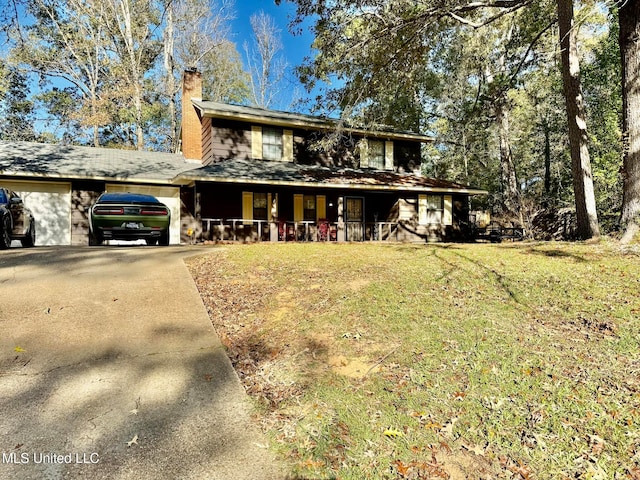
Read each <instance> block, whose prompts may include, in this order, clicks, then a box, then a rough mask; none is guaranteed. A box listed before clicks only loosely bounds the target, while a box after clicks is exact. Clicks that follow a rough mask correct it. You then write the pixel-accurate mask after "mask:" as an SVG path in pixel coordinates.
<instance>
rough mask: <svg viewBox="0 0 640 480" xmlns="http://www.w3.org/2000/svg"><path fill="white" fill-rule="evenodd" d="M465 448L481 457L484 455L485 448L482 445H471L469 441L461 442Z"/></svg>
mask: <svg viewBox="0 0 640 480" xmlns="http://www.w3.org/2000/svg"><path fill="white" fill-rule="evenodd" d="M460 444H461V445H462V447H463V448H465V449H467V450H468V451H470V452H471V453H473V454H475V455H478V456H479V457H484V454H485V449H484V448H483V447H481V446H480V445H469V444H468V443H465V442H461V443H460Z"/></svg>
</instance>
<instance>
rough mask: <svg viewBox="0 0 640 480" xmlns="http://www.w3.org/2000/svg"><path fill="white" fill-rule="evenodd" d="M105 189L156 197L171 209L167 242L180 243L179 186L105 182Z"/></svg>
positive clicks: (113, 241)
mask: <svg viewBox="0 0 640 480" xmlns="http://www.w3.org/2000/svg"><path fill="white" fill-rule="evenodd" d="M106 191H107V192H132V193H144V194H146V195H153V196H154V197H156V198H157V199H158V200H160V201H161V202H162V203H164V204H165V205H166V206H167V207H169V209H170V210H171V227H170V233H169V243H171V244H172V245H176V244H179V243H180V187H168V186H158V185H134V184H122V183H107V185H106ZM110 242H111V243H116V242H117V241H116V240H110ZM124 243H129V242H124ZM142 243H144V242H142Z"/></svg>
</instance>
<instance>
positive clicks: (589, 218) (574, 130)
mask: <svg viewBox="0 0 640 480" xmlns="http://www.w3.org/2000/svg"><path fill="white" fill-rule="evenodd" d="M558 26H559V30H560V47H561V49H562V80H563V83H564V96H565V101H566V105H567V117H568V121H569V146H570V149H571V172H572V176H573V190H574V195H575V201H576V217H577V228H578V231H577V234H578V237H579V238H581V239H583V240H586V239H589V238H594V237H595V238H597V237H599V236H600V228H599V227H598V214H597V212H596V200H595V194H594V191H593V177H592V175H591V160H590V159H589V148H588V146H587V144H588V138H587V122H586V113H585V108H584V101H583V97H582V87H581V85H580V62H579V56H578V47H577V30H576V28H577V27H576V26H575V23H574V18H573V0H558Z"/></svg>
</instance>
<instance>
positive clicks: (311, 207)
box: [302, 195, 316, 222]
mask: <svg viewBox="0 0 640 480" xmlns="http://www.w3.org/2000/svg"><path fill="white" fill-rule="evenodd" d="M302 204H303V205H304V207H303V208H304V212H303V218H304V220H305V221H309V222H315V221H316V196H315V195H305V196H304V198H303V200H302Z"/></svg>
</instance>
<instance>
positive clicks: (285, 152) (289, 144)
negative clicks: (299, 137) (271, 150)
mask: <svg viewBox="0 0 640 480" xmlns="http://www.w3.org/2000/svg"><path fill="white" fill-rule="evenodd" d="M282 160H283V161H285V162H293V130H283V131H282Z"/></svg>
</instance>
